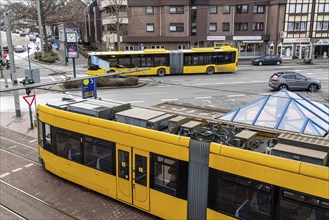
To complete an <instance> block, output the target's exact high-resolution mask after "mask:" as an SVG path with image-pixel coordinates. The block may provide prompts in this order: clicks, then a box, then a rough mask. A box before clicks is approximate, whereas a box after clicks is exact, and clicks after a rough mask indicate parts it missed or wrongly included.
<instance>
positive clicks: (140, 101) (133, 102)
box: [127, 101, 145, 103]
mask: <svg viewBox="0 0 329 220" xmlns="http://www.w3.org/2000/svg"><path fill="white" fill-rule="evenodd" d="M127 102H128V103H142V102H145V101H127Z"/></svg>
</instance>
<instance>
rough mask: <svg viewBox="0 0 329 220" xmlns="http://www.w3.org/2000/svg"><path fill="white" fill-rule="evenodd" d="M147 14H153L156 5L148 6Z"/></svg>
mask: <svg viewBox="0 0 329 220" xmlns="http://www.w3.org/2000/svg"><path fill="white" fill-rule="evenodd" d="M146 14H147V15H153V14H154V7H153V6H147V7H146Z"/></svg>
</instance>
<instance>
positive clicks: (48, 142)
mask: <svg viewBox="0 0 329 220" xmlns="http://www.w3.org/2000/svg"><path fill="white" fill-rule="evenodd" d="M44 126H45V127H44V129H45V130H44V131H45V136H44V148H45V149H46V150H47V151H49V152H52V153H53V152H54V145H53V141H52V139H53V135H52V132H51V131H52V127H51V126H50V125H49V124H44Z"/></svg>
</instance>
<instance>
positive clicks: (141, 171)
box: [132, 149, 150, 211]
mask: <svg viewBox="0 0 329 220" xmlns="http://www.w3.org/2000/svg"><path fill="white" fill-rule="evenodd" d="M133 160H134V167H133V187H132V188H133V202H134V205H135V206H137V207H139V208H141V209H144V210H147V211H149V209H150V196H149V192H150V186H149V182H150V181H149V178H150V175H149V173H150V158H149V153H148V152H145V151H141V150H138V149H134V152H133Z"/></svg>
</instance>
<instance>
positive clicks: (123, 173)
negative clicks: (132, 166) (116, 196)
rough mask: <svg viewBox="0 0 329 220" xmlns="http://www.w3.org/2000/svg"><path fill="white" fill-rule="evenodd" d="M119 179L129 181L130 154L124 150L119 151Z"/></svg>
mask: <svg viewBox="0 0 329 220" xmlns="http://www.w3.org/2000/svg"><path fill="white" fill-rule="evenodd" d="M118 158H119V163H118V166H119V177H121V178H124V179H126V180H129V153H128V152H126V151H123V150H119V151H118Z"/></svg>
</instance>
